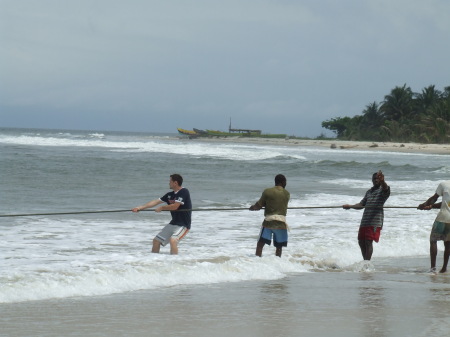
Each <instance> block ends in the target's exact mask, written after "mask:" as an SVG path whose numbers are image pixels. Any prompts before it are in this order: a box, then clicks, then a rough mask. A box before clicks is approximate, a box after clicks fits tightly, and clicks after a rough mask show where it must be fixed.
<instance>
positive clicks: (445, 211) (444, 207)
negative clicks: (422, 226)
mask: <svg viewBox="0 0 450 337" xmlns="http://www.w3.org/2000/svg"><path fill="white" fill-rule="evenodd" d="M439 197H442V202H438V203H436V201H437V200H438V199H439ZM417 208H418V209H422V210H430V209H432V208H439V209H440V211H439V213H438V215H437V217H436V220H435V221H434V224H433V228H432V229H431V234H430V260H431V271H432V272H434V271H436V256H437V251H438V249H437V241H440V240H442V241H444V247H445V250H444V264H443V266H442V269H441V270H440V271H439V272H440V273H445V272H446V271H447V264H448V258H449V256H450V180H447V181H443V182H441V183H440V184H439V186H438V187H437V189H436V193H435V194H434V195H433V196H432V197H430V198H429V199H428V200H427V201H425V202H424V203H423V204H420V205H419V206H418V207H417Z"/></svg>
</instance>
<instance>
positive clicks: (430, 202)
mask: <svg viewBox="0 0 450 337" xmlns="http://www.w3.org/2000/svg"><path fill="white" fill-rule="evenodd" d="M438 199H439V194H437V193H435V194H434V195H433V196H431V197H430V198H428V200H427V201H425V202H424V203H423V204H420V205H419V206H417V208H418V209H421V210H427V211H428V210H430V209H432V208H441V205H442V202H439V203H437V204H435V202H436V201H437V200H438Z"/></svg>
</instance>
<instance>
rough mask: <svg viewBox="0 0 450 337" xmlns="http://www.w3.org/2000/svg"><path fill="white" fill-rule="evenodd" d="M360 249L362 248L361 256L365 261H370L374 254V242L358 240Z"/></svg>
mask: <svg viewBox="0 0 450 337" xmlns="http://www.w3.org/2000/svg"><path fill="white" fill-rule="evenodd" d="M358 243H359V247H360V248H361V254H362V256H363V259H364V260H367V261H370V259H371V258H372V253H373V241H372V240H358Z"/></svg>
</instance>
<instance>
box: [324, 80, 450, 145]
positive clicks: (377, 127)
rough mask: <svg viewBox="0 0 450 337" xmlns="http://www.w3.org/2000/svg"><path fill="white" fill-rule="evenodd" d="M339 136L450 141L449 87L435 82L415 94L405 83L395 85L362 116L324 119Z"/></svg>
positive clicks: (328, 127)
mask: <svg viewBox="0 0 450 337" xmlns="http://www.w3.org/2000/svg"><path fill="white" fill-rule="evenodd" d="M322 127H323V128H326V129H329V130H331V131H333V132H334V133H335V134H336V137H337V138H338V139H342V140H357V141H358V140H359V141H392V142H420V143H435V144H440V143H445V144H447V143H450V86H448V87H445V88H444V90H443V91H440V90H437V89H436V88H435V86H434V85H430V86H428V87H425V88H423V89H422V91H421V92H420V93H415V92H413V91H412V90H411V88H410V87H407V86H406V84H404V85H403V86H402V87H395V88H394V89H392V90H391V92H390V93H389V94H388V95H386V96H384V100H383V101H382V102H380V103H377V102H373V103H370V104H368V105H367V106H366V107H365V109H364V110H363V111H362V115H356V116H354V117H337V118H333V119H330V120H326V121H324V122H322Z"/></svg>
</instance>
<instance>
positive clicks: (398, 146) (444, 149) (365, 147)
mask: <svg viewBox="0 0 450 337" xmlns="http://www.w3.org/2000/svg"><path fill="white" fill-rule="evenodd" d="M191 141H195V142H197V141H199V142H222V143H243V144H264V145H276V146H305V147H321V148H329V149H334V150H336V151H340V150H343V151H345V150H356V151H388V152H403V153H425V154H442V155H448V154H450V144H422V143H399V142H368V141H350V140H338V139H325V140H324V139H296V138H286V139H284V138H263V137H259V138H258V137H239V136H236V137H201V138H195V139H191Z"/></svg>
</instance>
